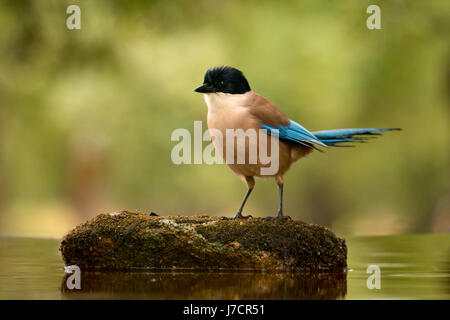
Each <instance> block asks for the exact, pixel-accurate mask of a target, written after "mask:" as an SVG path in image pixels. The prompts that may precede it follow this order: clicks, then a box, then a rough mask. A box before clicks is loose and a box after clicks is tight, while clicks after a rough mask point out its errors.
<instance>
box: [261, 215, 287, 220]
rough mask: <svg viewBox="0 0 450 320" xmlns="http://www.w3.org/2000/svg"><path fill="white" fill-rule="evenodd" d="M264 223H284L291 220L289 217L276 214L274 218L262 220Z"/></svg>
mask: <svg viewBox="0 0 450 320" xmlns="http://www.w3.org/2000/svg"><path fill="white" fill-rule="evenodd" d="M263 220H265V221H285V220H292V218H291V217H289V216H283V215H282V214H278V215H276V216H275V217H265V218H263Z"/></svg>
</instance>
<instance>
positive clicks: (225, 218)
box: [221, 212, 253, 220]
mask: <svg viewBox="0 0 450 320" xmlns="http://www.w3.org/2000/svg"><path fill="white" fill-rule="evenodd" d="M250 218H253V217H252V216H251V215H248V216H243V215H242V214H241V213H240V212H238V213H236V215H235V216H234V217H233V218H229V217H222V218H221V219H222V220H236V219H250Z"/></svg>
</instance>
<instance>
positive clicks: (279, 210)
mask: <svg viewBox="0 0 450 320" xmlns="http://www.w3.org/2000/svg"><path fill="white" fill-rule="evenodd" d="M278 193H279V196H280V202H279V204H278V214H277V217H282V216H283V185H282V184H279V185H278Z"/></svg>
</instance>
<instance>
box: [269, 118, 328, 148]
mask: <svg viewBox="0 0 450 320" xmlns="http://www.w3.org/2000/svg"><path fill="white" fill-rule="evenodd" d="M289 121H290V123H289V125H288V126H280V127H278V128H276V127H272V126H269V125H265V124H263V125H262V128H264V129H266V130H267V131H268V132H269V133H273V132H274V131H275V130H278V136H279V138H280V139H283V140H288V141H293V142H297V143H300V144H302V145H305V146H308V147H312V145H319V146H322V147H326V146H327V145H326V144H324V143H322V142H321V141H320V140H319V139H318V138H317V137H316V136H315V135H314V134H312V133H311V132H309V131H308V130H306V129H305V128H304V127H302V126H301V125H299V124H298V123H297V122H295V121H293V120H289Z"/></svg>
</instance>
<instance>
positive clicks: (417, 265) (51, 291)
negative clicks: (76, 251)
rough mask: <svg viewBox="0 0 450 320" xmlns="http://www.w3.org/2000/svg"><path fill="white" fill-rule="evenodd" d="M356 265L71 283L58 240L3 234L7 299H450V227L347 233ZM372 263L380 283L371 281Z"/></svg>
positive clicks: (106, 276) (2, 295)
mask: <svg viewBox="0 0 450 320" xmlns="http://www.w3.org/2000/svg"><path fill="white" fill-rule="evenodd" d="M347 245H348V252H349V254H348V267H349V270H346V271H344V272H338V273H322V274H308V273H304V274H301V273H281V272H251V271H239V272H231V271H211V272H193V271H189V270H183V271H181V270H179V271H176V272H167V271H165V272H162V271H155V270H153V271H152V270H147V271H134V272H104V271H102V272H100V271H82V275H81V279H82V281H81V285H82V289H81V290H69V289H67V287H66V285H65V283H66V275H65V274H64V265H63V262H62V259H61V256H60V253H59V251H58V247H59V241H58V240H47V239H32V238H0V299H94V298H95V299H450V234H428V235H399V236H383V237H354V238H349V239H347ZM369 265H377V266H379V268H380V270H381V278H380V285H381V289H369V288H368V287H367V279H368V277H369V276H370V274H368V273H367V272H366V271H367V267H368V266H369Z"/></svg>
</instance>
